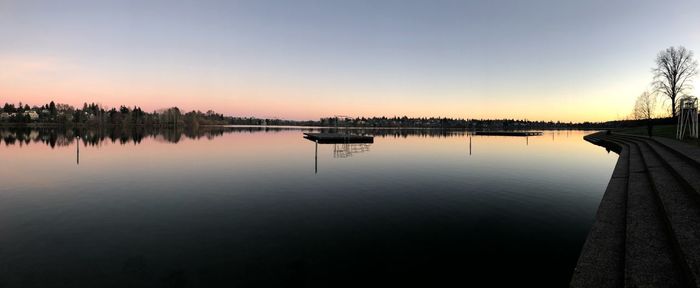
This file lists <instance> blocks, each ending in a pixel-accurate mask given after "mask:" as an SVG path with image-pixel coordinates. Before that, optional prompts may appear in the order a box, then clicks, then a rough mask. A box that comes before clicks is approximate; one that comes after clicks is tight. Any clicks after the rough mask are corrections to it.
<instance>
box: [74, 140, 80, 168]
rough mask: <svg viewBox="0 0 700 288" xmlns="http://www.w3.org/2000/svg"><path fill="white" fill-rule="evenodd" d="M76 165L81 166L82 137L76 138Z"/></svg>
mask: <svg viewBox="0 0 700 288" xmlns="http://www.w3.org/2000/svg"><path fill="white" fill-rule="evenodd" d="M75 139H76V140H75V144H76V145H75V164H76V165H80V136H77V137H75Z"/></svg>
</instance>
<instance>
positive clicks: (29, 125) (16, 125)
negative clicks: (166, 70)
mask: <svg viewBox="0 0 700 288" xmlns="http://www.w3.org/2000/svg"><path fill="white" fill-rule="evenodd" d="M0 128H85V129H100V128H107V129H132V128H160V129H199V128H272V129H339V130H368V129H370V130H401V129H410V130H459V131H499V130H500V131H534V130H543V131H563V130H579V131H589V130H596V131H598V130H605V129H613V128H600V127H578V128H572V127H563V128H551V127H550V128H527V129H489V128H482V129H474V128H467V127H414V126H403V127H391V126H384V127H369V126H346V127H335V126H304V125H299V126H296V125H243V124H242V125H231V124H209V125H198V126H197V127H191V126H187V125H178V126H176V127H174V126H172V125H143V124H138V125H129V126H121V125H97V126H95V125H85V124H83V123H76V124H62V123H0Z"/></svg>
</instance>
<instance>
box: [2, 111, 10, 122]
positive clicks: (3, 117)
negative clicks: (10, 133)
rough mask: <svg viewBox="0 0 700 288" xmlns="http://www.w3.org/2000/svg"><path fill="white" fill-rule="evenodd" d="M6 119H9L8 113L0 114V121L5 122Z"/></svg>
mask: <svg viewBox="0 0 700 288" xmlns="http://www.w3.org/2000/svg"><path fill="white" fill-rule="evenodd" d="M7 119H10V113H7V112H2V113H0V120H7Z"/></svg>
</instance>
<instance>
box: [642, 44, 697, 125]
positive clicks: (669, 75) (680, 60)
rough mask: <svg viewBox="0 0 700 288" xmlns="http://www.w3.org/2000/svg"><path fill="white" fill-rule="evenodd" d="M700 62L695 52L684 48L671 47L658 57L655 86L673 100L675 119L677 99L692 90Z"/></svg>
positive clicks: (672, 108) (672, 110) (672, 107)
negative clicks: (692, 83)
mask: <svg viewBox="0 0 700 288" xmlns="http://www.w3.org/2000/svg"><path fill="white" fill-rule="evenodd" d="M697 66H698V62H697V61H695V59H694V58H693V51H691V50H688V49H686V48H685V47H683V46H678V47H669V48H666V50H664V51H661V52H659V55H658V56H656V68H654V69H653V72H654V86H655V87H656V90H657V91H658V92H659V93H663V94H664V95H666V96H667V97H668V98H670V99H671V115H672V116H673V117H674V118H675V117H676V115H677V113H676V112H677V111H676V98H677V97H678V96H680V95H683V94H684V93H685V92H686V90H688V89H690V88H691V81H692V78H693V77H694V76H695V74H696V73H697V72H696V68H697Z"/></svg>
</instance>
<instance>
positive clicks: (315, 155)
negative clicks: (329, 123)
mask: <svg viewBox="0 0 700 288" xmlns="http://www.w3.org/2000/svg"><path fill="white" fill-rule="evenodd" d="M315 142H316V152H315V153H314V174H318V140H316V141H315Z"/></svg>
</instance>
